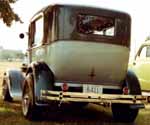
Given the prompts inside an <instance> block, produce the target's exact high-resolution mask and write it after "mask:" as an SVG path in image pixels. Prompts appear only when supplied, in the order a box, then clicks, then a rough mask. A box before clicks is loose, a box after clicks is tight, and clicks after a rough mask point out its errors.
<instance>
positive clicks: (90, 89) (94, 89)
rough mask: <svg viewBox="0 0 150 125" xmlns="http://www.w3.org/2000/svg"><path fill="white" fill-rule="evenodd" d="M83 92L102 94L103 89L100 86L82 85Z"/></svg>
mask: <svg viewBox="0 0 150 125" xmlns="http://www.w3.org/2000/svg"><path fill="white" fill-rule="evenodd" d="M83 92H85V93H89V92H92V93H99V94H102V92H103V88H102V86H99V85H88V84H83Z"/></svg>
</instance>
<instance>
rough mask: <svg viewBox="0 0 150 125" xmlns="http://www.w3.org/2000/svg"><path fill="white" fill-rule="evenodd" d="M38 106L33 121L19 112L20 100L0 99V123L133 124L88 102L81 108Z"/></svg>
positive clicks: (60, 124)
mask: <svg viewBox="0 0 150 125" xmlns="http://www.w3.org/2000/svg"><path fill="white" fill-rule="evenodd" d="M52 109H53V110H50V109H49V108H43V107H42V108H39V111H41V112H40V115H38V117H36V119H34V120H33V121H29V120H26V119H25V118H24V117H23V115H22V113H21V105H20V102H18V101H14V102H12V103H9V102H2V101H0V123H3V125H5V124H11V125H13V124H14V125H17V124H18V125H20V124H21V125H26V124H32V125H133V123H131V124H130V123H129V124H127V123H117V122H115V121H113V119H112V115H111V112H110V111H109V110H108V109H107V108H106V109H105V108H103V107H101V106H97V105H93V104H89V105H88V106H86V107H84V108H81V107H75V106H72V105H62V107H60V108H57V110H55V109H54V108H53V107H52Z"/></svg>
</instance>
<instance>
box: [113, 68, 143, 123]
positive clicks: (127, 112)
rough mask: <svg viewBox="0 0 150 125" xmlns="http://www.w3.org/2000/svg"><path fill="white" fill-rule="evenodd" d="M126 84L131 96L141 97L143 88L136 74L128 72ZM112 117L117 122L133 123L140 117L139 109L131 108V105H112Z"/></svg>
mask: <svg viewBox="0 0 150 125" xmlns="http://www.w3.org/2000/svg"><path fill="white" fill-rule="evenodd" d="M125 81H126V84H127V86H128V88H129V94H131V95H140V94H141V88H140V84H139V81H138V79H137V77H136V76H135V74H134V73H133V72H131V71H128V73H127V76H126V80H125ZM111 108H112V115H113V118H114V119H115V120H116V121H121V122H133V121H134V120H135V118H136V116H137V115H138V111H139V109H137V108H134V109H133V108H130V105H129V104H119V103H113V104H112V107H111Z"/></svg>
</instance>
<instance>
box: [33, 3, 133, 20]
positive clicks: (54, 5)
mask: <svg viewBox="0 0 150 125" xmlns="http://www.w3.org/2000/svg"><path fill="white" fill-rule="evenodd" d="M57 7H58V8H59V7H65V8H68V7H70V8H78V9H87V10H88V9H101V10H106V11H111V12H113V13H116V14H117V15H120V16H122V17H124V16H125V15H126V16H128V17H129V18H130V19H131V17H130V15H129V14H128V13H126V12H122V11H119V10H113V9H108V8H103V7H97V6H86V5H72V4H50V5H47V6H46V7H44V8H42V9H41V10H39V11H38V12H37V13H35V14H34V16H33V17H32V18H31V20H32V19H33V18H34V17H35V16H36V15H38V14H39V13H44V12H46V11H47V10H49V9H52V8H57ZM122 14H123V15H122Z"/></svg>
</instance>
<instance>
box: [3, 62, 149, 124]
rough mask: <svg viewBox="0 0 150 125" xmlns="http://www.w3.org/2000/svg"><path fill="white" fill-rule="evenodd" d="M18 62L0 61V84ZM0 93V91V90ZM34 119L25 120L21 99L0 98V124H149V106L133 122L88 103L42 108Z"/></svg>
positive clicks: (17, 65)
mask: <svg viewBox="0 0 150 125" xmlns="http://www.w3.org/2000/svg"><path fill="white" fill-rule="evenodd" d="M20 66H21V63H19V62H0V85H1V83H2V76H3V73H4V71H5V70H6V69H7V68H14V67H20ZM0 93H1V91H0ZM40 116H41V117H39V118H38V119H36V120H35V121H29V120H26V119H25V118H24V117H23V116H22V113H21V101H20V100H14V101H13V102H12V103H9V102H3V101H2V99H1V98H0V125H1V124H2V125H9V124H11V125H150V117H149V116H150V108H149V109H142V110H140V112H139V115H138V117H137V119H136V120H135V122H134V123H117V122H115V121H113V119H112V115H111V110H110V108H103V107H101V106H97V105H94V104H89V105H87V106H86V107H85V108H74V107H71V106H70V105H67V106H66V107H65V108H64V107H62V108H59V109H58V110H57V111H49V110H44V111H43V112H42V115H40Z"/></svg>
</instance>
